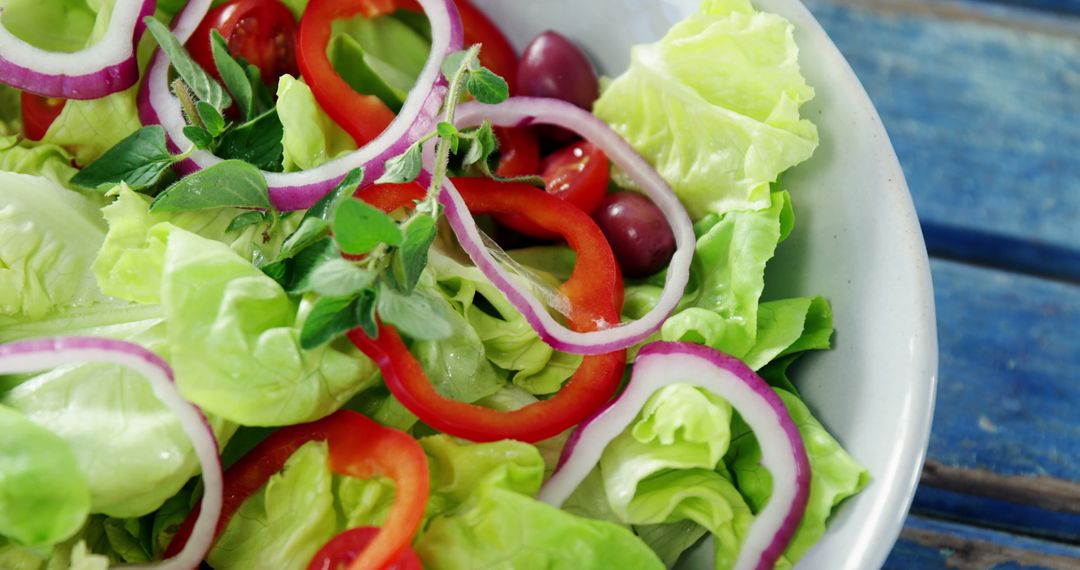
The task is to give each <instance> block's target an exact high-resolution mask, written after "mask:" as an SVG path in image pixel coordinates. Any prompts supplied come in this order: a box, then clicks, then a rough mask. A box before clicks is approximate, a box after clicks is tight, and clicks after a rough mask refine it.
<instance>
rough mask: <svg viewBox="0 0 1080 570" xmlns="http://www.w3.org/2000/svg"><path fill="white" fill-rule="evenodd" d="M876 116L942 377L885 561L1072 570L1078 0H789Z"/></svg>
mask: <svg viewBox="0 0 1080 570" xmlns="http://www.w3.org/2000/svg"><path fill="white" fill-rule="evenodd" d="M804 1H805V2H806V4H807V5H808V6H809V7H810V9H811V11H812V12H814V14H815V15H816V16H817V18H818V19H819V20H820V21H821V23H822V25H823V26H824V27H825V29H826V30H827V31H828V32H829V34H830V35H831V36H832V38H833V40H834V41H835V42H836V44H837V45H838V46H839V48H840V50H841V51H842V52H843V53H844V54H845V56H846V57H847V58H848V60H849V61H850V62H851V64H852V66H853V67H854V68H855V71H856V73H857V74H858V75H859V77H860V79H861V80H862V82H863V84H864V85H865V86H866V89H867V91H868V92H869V93H870V97H871V98H872V99H873V100H874V103H875V104H876V106H877V108H878V110H879V112H880V113H881V115H882V119H883V120H884V123H885V126H886V128H887V129H888V131H889V134H890V135H891V137H892V141H893V144H894V145H895V147H896V151H897V153H898V154H899V156H900V161H901V163H902V164H903V167H904V171H905V173H906V175H907V179H908V183H909V184H910V186H911V192H912V194H913V196H914V200H915V207H916V210H917V211H918V213H919V218H920V221H921V223H922V228H923V233H924V235H925V237H926V243H927V249H928V250H929V251H930V254H931V258H932V259H931V269H932V271H933V278H934V289H935V298H936V301H937V311H938V313H937V315H938V331H939V342H940V349H941V368H940V378H939V382H940V383H939V388H938V399H937V409H936V412H935V416H934V428H933V432H932V435H931V438H930V448H929V451H928V454H927V461H926V468H925V469H924V470H923V475H922V480H921V483H920V485H919V489H918V492H917V494H916V496H915V502H914V505H913V507H912V511H911V516H910V517H909V519H908V521H907V525H906V527H905V529H904V531H903V533H902V534H901V537H900V541H899V542H898V544H897V545H896V547H895V549H894V550H893V552H892V555H891V556H890V557H889V559H888V562H887V563H886V568H897V569H901V568H903V569H907V568H917V569H934V568H980V569H981V568H1019V567H1024V568H1029V567H1035V568H1055V569H1056V568H1072V569H1076V568H1080V0H1008V1H1006V0H999V1H997V2H992V1H989V0H983V1H975V0H972V1H963V2H961V1H956V0H861V1H860V0H804Z"/></svg>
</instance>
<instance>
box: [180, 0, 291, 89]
mask: <svg viewBox="0 0 1080 570" xmlns="http://www.w3.org/2000/svg"><path fill="white" fill-rule="evenodd" d="M210 30H217V31H219V32H221V36H222V37H223V38H225V43H226V44H227V45H228V46H229V52H231V53H232V55H233V57H240V58H243V59H244V60H246V61H247V62H248V63H251V64H252V65H255V66H256V67H258V68H259V74H260V75H261V77H262V80H263V82H264V83H266V84H267V85H277V80H278V78H279V77H281V76H282V75H284V74H286V73H288V74H289V75H297V74H298V71H297V66H296V18H294V17H293V13H292V12H291V11H290V10H289V8H288V7H286V6H285V5H284V4H282V3H281V2H279V1H278V0H232V1H231V2H226V3H224V4H222V5H220V6H218V7H216V8H214V9H213V10H211V11H210V12H209V13H208V14H207V15H206V17H205V18H203V20H202V23H201V24H199V27H198V28H197V29H196V30H195V33H193V34H192V36H191V39H189V40H188V42H187V49H188V52H190V53H191V57H192V58H193V59H194V60H195V62H196V63H198V64H199V65H201V66H202V67H203V69H205V70H207V71H208V72H210V73H211V74H213V76H214V77H216V78H218V79H220V78H221V75H220V74H219V73H218V70H217V65H216V64H215V63H214V54H213V51H211V48H210Z"/></svg>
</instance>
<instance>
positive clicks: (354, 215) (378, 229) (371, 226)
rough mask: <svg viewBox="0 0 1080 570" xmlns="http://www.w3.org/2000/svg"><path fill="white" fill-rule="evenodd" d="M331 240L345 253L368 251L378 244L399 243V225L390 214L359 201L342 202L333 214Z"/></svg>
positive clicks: (400, 236) (351, 199) (400, 238)
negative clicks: (332, 234)
mask: <svg viewBox="0 0 1080 570" xmlns="http://www.w3.org/2000/svg"><path fill="white" fill-rule="evenodd" d="M334 239H336V240H337V242H338V245H340V246H341V249H342V250H343V251H344V252H345V253H351V254H354V255H356V254H361V253H367V252H369V251H371V250H372V249H375V246H377V245H379V244H380V243H385V244H387V245H399V244H401V240H402V235H401V228H399V227H398V225H397V223H396V222H394V219H393V218H391V217H390V216H387V215H386V214H384V213H383V212H382V210H379V209H377V208H374V207H372V206H369V205H368V204H365V203H364V202H361V201H360V200H357V199H354V198H350V199H348V200H345V201H343V202H342V203H341V204H340V205H339V206H338V208H337V212H336V213H335V214H334Z"/></svg>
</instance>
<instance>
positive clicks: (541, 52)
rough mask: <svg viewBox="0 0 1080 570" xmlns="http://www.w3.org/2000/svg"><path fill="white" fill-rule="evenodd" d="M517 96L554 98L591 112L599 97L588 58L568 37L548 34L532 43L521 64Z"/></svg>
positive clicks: (598, 84)
mask: <svg viewBox="0 0 1080 570" xmlns="http://www.w3.org/2000/svg"><path fill="white" fill-rule="evenodd" d="M517 84H518V93H519V94H521V95H527V96H530V97H554V98H555V99H562V100H563V101H569V102H570V103H573V104H575V105H577V106H578V107H581V108H582V109H585V110H586V111H588V110H591V109H592V105H593V102H594V101H596V98H597V97H599V96H600V83H599V82H598V81H597V79H596V71H594V70H593V66H592V63H590V62H589V58H587V57H585V54H583V53H581V50H580V49H578V47H577V46H576V45H574V43H573V42H571V41H570V40H568V39H566V37H565V36H563V35H561V34H559V33H557V32H552V31H547V32H544V33H542V34H540V35H539V36H536V38H534V39H533V41H532V42H531V43H529V45H528V46H527V47H526V48H525V53H523V54H522V55H521V63H519V64H518V83H517Z"/></svg>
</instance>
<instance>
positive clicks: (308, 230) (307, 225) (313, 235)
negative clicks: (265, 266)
mask: <svg viewBox="0 0 1080 570" xmlns="http://www.w3.org/2000/svg"><path fill="white" fill-rule="evenodd" d="M328 233H330V224H328V223H327V222H326V221H325V220H320V219H319V218H304V219H303V221H301V222H300V227H298V228H296V231H294V232H293V233H292V234H291V235H289V237H287V238H285V242H284V243H282V244H281V253H279V254H278V259H291V258H293V257H295V256H296V254H298V253H300V252H301V251H303V250H304V249H307V248H308V247H310V246H312V245H314V244H315V243H316V242H318V241H319V240H321V239H323V238H325V237H326V236H327V234H328Z"/></svg>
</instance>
